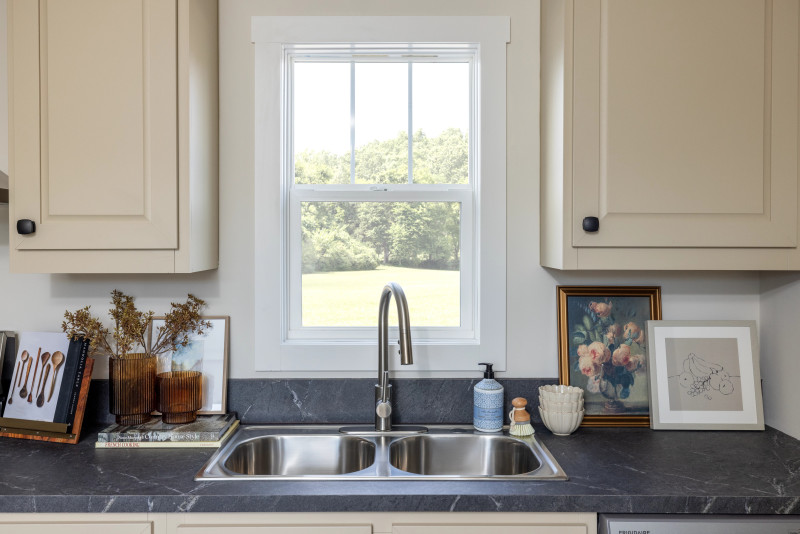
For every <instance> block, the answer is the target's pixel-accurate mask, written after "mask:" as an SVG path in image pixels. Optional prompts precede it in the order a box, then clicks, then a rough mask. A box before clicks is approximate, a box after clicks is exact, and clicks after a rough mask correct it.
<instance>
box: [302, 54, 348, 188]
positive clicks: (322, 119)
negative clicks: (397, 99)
mask: <svg viewBox="0 0 800 534" xmlns="http://www.w3.org/2000/svg"><path fill="white" fill-rule="evenodd" d="M321 88H323V89H324V90H320V89H321ZM294 173H295V183H298V184H349V183H350V64H349V63H305V62H297V63H295V65H294Z"/></svg>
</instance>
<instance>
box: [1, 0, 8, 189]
mask: <svg viewBox="0 0 800 534" xmlns="http://www.w3.org/2000/svg"><path fill="white" fill-rule="evenodd" d="M6 4H7V2H6V0H0V171H2V172H4V173H5V174H8V42H7V41H6V33H7V28H6ZM0 187H6V188H7V187H8V180H5V182H4V183H3V182H0Z"/></svg>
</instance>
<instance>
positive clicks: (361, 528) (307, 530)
mask: <svg viewBox="0 0 800 534" xmlns="http://www.w3.org/2000/svg"><path fill="white" fill-rule="evenodd" d="M177 534H372V525H333V526H327V525H235V524H229V525H223V524H219V525H181V526H179V527H178V528H177Z"/></svg>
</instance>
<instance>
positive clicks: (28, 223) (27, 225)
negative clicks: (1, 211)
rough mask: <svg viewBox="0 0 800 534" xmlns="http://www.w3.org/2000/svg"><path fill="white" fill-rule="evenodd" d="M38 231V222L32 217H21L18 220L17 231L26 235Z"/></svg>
mask: <svg viewBox="0 0 800 534" xmlns="http://www.w3.org/2000/svg"><path fill="white" fill-rule="evenodd" d="M35 231H36V223H35V222H33V221H32V220H30V219H20V220H18V221H17V233H18V234H22V235H26V234H32V233H34V232H35Z"/></svg>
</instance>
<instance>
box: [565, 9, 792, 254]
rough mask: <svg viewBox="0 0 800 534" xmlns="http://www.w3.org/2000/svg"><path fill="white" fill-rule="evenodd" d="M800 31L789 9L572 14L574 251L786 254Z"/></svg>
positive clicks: (589, 11) (789, 235)
mask: <svg viewBox="0 0 800 534" xmlns="http://www.w3.org/2000/svg"><path fill="white" fill-rule="evenodd" d="M797 21H798V3H797V1H796V0H774V1H773V0H651V1H648V2H642V1H640V0H602V1H593V0H592V1H587V0H576V3H575V48H574V54H575V55H574V62H575V88H574V102H573V105H574V125H575V131H574V147H573V148H574V151H573V154H574V155H573V161H574V176H573V201H574V203H573V206H574V211H573V221H572V228H573V230H572V243H573V245H574V246H581V247H584V246H585V247H592V246H597V247H793V246H795V245H796V243H797V180H798V174H797V139H798V137H797V130H798V128H797V125H798V113H797V110H798V108H797V99H798V96H797V84H798V62H797V51H798V24H797ZM586 216H596V217H599V219H600V230H599V231H598V232H597V233H586V232H584V231H583V230H582V227H581V221H582V220H583V218H584V217H586Z"/></svg>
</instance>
